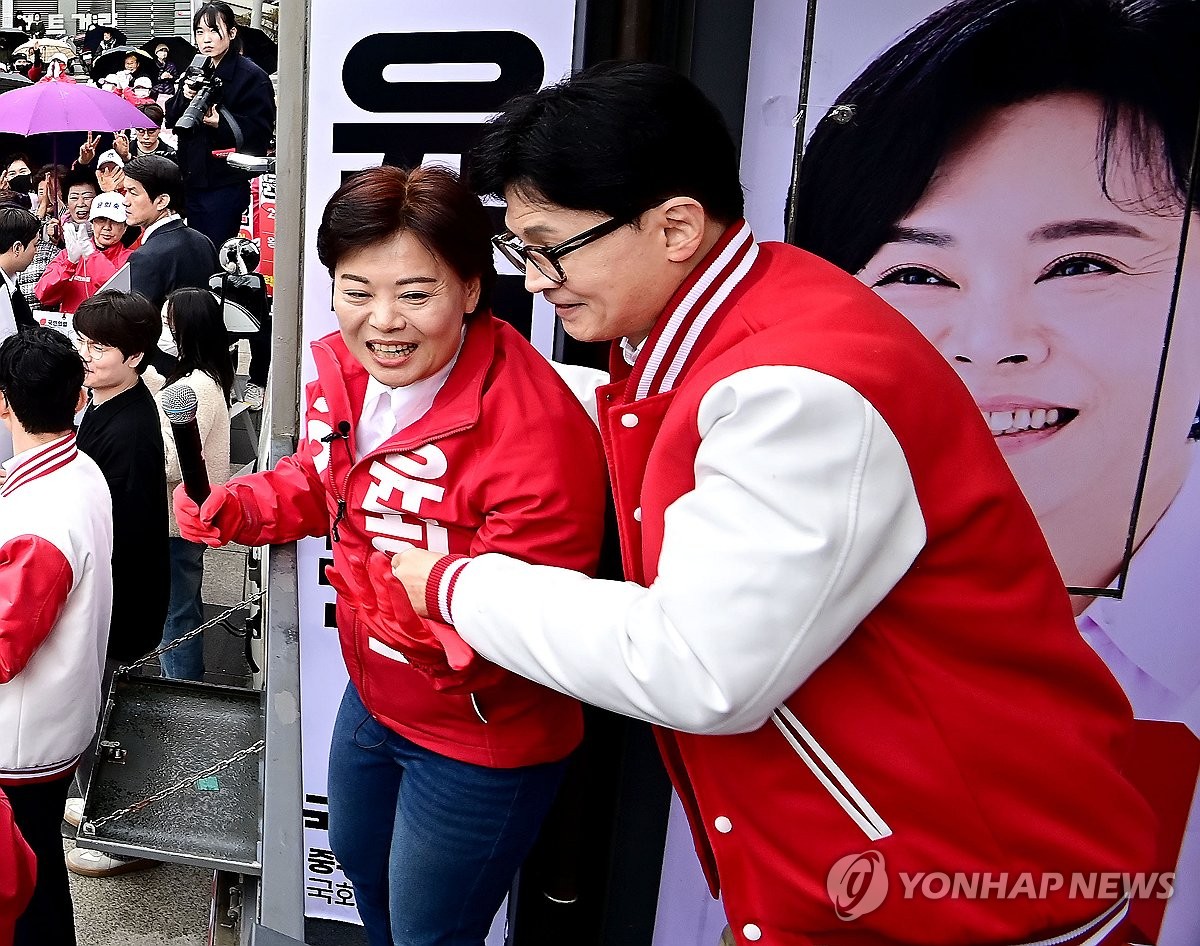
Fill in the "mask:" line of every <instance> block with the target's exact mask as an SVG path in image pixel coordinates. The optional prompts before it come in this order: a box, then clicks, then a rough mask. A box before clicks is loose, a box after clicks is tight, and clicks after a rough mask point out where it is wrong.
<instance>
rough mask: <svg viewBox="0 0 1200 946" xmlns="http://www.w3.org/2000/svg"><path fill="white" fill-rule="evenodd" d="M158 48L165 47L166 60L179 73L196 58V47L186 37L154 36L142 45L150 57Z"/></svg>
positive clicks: (156, 59)
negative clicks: (173, 65) (177, 68)
mask: <svg viewBox="0 0 1200 946" xmlns="http://www.w3.org/2000/svg"><path fill="white" fill-rule="evenodd" d="M238 32H239V33H240V32H241V30H240V29H239V30H238ZM159 46H166V47H167V49H168V50H169V52H168V53H167V60H168V61H169V62H173V63H174V64H175V65H176V66H178V67H179V71H180V72H181V73H182V72H183V70H185V69H186V68H187V67H188V66H190V65H191V64H192V59H194V58H195V56H196V47H195V46H193V45H192V44H191V43H190V42H188V39H187V37H186V36H155V37H154V38H153V39H151V40H150V41H149V42H146V43H142V49H144V50H145V51H146V52H148V53H149V54H150V55H151V56H154V50H155V49H156V48H157V47H159ZM157 61H158V58H157V57H155V62H157Z"/></svg>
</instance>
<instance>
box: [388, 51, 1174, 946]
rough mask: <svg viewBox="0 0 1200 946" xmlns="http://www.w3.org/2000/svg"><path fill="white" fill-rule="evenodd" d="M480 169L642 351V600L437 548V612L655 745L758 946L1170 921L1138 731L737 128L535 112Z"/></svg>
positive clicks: (586, 324) (1029, 552)
mask: <svg viewBox="0 0 1200 946" xmlns="http://www.w3.org/2000/svg"><path fill="white" fill-rule="evenodd" d="M469 166H470V167H471V169H472V170H471V174H472V184H473V186H474V187H475V189H476V190H477V191H479V192H481V193H486V194H497V195H501V196H503V197H504V199H505V201H506V202H507V209H506V213H505V223H506V224H507V227H508V230H507V231H506V232H505V233H503V234H501V235H499V236H497V237H496V238H495V243H496V246H497V248H498V249H500V250H501V251H502V252H503V253H504V254H505V255H506V256H507V257H508V258H509V259H510V260H511V261H512V262H513V263H514V264H516V265H518V266H519V267H521V269H522V271H523V272H524V274H525V285H526V288H527V289H529V290H530V291H532V292H540V293H543V294H544V296H545V297H546V299H547V300H548V301H550V302H552V303H553V304H554V306H555V309H556V312H557V314H558V316H559V318H560V319H561V320H562V323H563V326H564V328H565V329H566V331H567V332H569V333H570V334H571V335H572V336H573V337H575V338H578V339H583V340H595V341H601V340H611V341H613V342H615V343H616V344H614V345H613V346H612V352H611V358H610V366H611V382H610V383H609V384H608V385H606V386H604V387H601V388H600V389H599V390H598V391H597V397H596V401H595V411H596V415H597V417H598V419H599V423H600V429H601V433H602V437H603V440H604V444H605V455H606V458H607V459H608V462H609V469H610V473H611V479H612V484H613V495H614V502H615V507H616V516H617V523H618V528H619V531H620V534H621V549H622V553H623V561H624V567H625V577H626V579H627V580H626V581H624V582H611V581H610V582H604V581H596V580H594V579H591V578H589V577H587V576H584V575H580V574H572V573H571V572H569V571H567V570H565V569H561V568H560V569H549V568H545V567H542V566H538V565H535V564H532V563H531V562H529V561H527V560H526V561H522V560H520V559H519V557H518V556H509V555H496V554H492V555H471V556H467V557H463V556H457V555H455V554H454V553H453V550H451V554H449V555H445V554H443V555H438V554H437V553H435V552H432V551H430V550H427V549H417V548H414V549H409V550H406V551H404V552H402V553H400V554H399V555H397V556H395V558H394V559H393V565H394V569H395V571H394V574H395V575H396V577H397V578H399V579H400V581H401V582H403V583H404V585H405V587H406V589H407V591H408V593H409V595H410V600H411V602H412V604H413V606H414V608H415V609H416V610H417V611H418V612H420V613H426V614H429V615H431V616H432V617H433V619H436V620H437V621H441V622H446V623H450V624H452V625H453V626H454V628H455V630H456V631H457V633H458V634H459V635H460V637H459V639H458V640H459V642H460V643H459V646H461V644H462V643H465V644H467V645H468V646H469V647H470V648H472V649H473V650H474V651H475V652H477V654H478V655H479V656H482V657H486V658H487V659H489V660H492V661H493V662H495V663H497V664H500V665H502V666H505V667H508V668H509V669H511V670H514V671H516V672H518V673H521V674H524V675H526V676H528V677H529V678H530V679H531V680H536V681H539V682H541V683H543V684H546V685H549V686H554V687H556V688H557V689H559V690H561V691H562V692H564V693H570V694H572V695H574V696H577V697H579V698H580V699H583V700H586V701H589V702H592V703H595V704H597V705H599V706H602V707H604V708H607V709H610V710H614V711H616V712H619V713H624V714H626V715H629V716H633V717H636V718H639V719H643V720H646V721H649V722H652V723H655V724H657V725H658V726H659V727H660V728H659V729H658V730H657V736H658V740H659V746H660V750H661V753H662V756H663V759H664V762H665V764H666V766H667V769H668V771H669V772H670V774H671V778H672V780H673V782H674V784H675V787H676V789H677V791H678V794H679V797H680V799H681V801H682V803H683V807H684V810H685V811H686V812H687V814H688V817H689V820H690V822H691V827H692V832H693V839H694V841H695V844H696V849H697V851H698V852H699V854H700V858H701V861H702V864H703V867H704V869H705V873H706V874H707V877H708V880H709V883H710V886H711V889H712V891H713V893H714V895H715V894H716V893H717V891H718V890H719V891H720V892H721V893H722V894H723V896H724V906H725V912H726V915H727V917H728V919H729V925H730V932H731V936H732V938H733V940H734V941H735V942H736V943H737V944H738V946H744V944H751V943H755V944H761V946H813V944H826V943H838V944H843V946H866V944H870V946H898V944H914V943H921V944H925V946H965V944H984V943H995V944H1009V946H1012V944H1031V943H1036V942H1042V943H1050V942H1053V943H1055V944H1058V946H1083V944H1085V943H1086V944H1088V946H1096V944H1099V943H1101V942H1102V941H1105V940H1106V939H1107V940H1108V941H1109V942H1112V941H1114V939H1113V938H1114V937H1115V936H1116V935H1118V934H1117V933H1115V932H1114V930H1115V929H1116V928H1117V927H1118V926H1119V924H1120V923H1121V922H1122V920H1123V919H1124V917H1125V916H1126V915H1127V914H1128V912H1129V910H1130V902H1131V897H1134V896H1137V897H1153V896H1155V895H1157V894H1158V893H1159V891H1160V890H1161V886H1160V882H1159V881H1160V879H1157V878H1152V877H1151V878H1144V877H1143V878H1141V880H1144V881H1145V882H1146V883H1147V884H1149V889H1148V888H1147V886H1144V885H1142V883H1141V881H1140V880H1139V881H1135V880H1130V881H1129V883H1130V885H1131V888H1132V884H1133V883H1135V882H1137V883H1138V884H1139V886H1138V887H1137V888H1136V889H1137V890H1138V891H1139V892H1137V893H1134V892H1133V891H1132V889H1131V888H1127V887H1126V884H1125V882H1124V881H1123V875H1125V874H1128V875H1130V877H1131V878H1134V877H1136V875H1138V874H1139V873H1140V872H1144V871H1148V870H1149V869H1150V864H1152V863H1153V861H1152V858H1153V847H1154V817H1153V814H1152V812H1151V810H1150V807H1149V806H1148V805H1147V803H1146V801H1145V800H1144V799H1143V798H1142V797H1141V795H1140V794H1139V793H1138V792H1137V790H1136V789H1135V788H1134V786H1133V785H1132V784H1131V783H1130V781H1129V780H1128V778H1127V777H1126V775H1125V774H1124V773H1123V771H1122V765H1123V763H1124V762H1125V754H1126V752H1127V751H1128V748H1129V741H1130V736H1131V733H1132V715H1131V712H1130V707H1129V703H1128V701H1127V700H1126V699H1125V698H1124V696H1123V694H1122V693H1121V690H1120V688H1119V687H1118V686H1117V683H1116V681H1115V680H1114V679H1113V677H1112V675H1111V674H1110V673H1109V672H1108V671H1107V669H1106V668H1105V667H1104V665H1103V663H1102V662H1101V661H1100V659H1099V658H1098V657H1097V656H1096V654H1095V653H1094V652H1093V651H1092V650H1091V648H1090V647H1088V645H1087V644H1086V643H1085V642H1084V641H1083V640H1082V639H1081V638H1080V636H1079V634H1078V632H1077V631H1076V629H1075V625H1074V621H1073V620H1072V615H1071V605H1070V601H1069V599H1068V596H1067V593H1066V590H1065V589H1064V587H1063V584H1062V580H1061V578H1060V576H1059V573H1058V570H1057V568H1056V567H1055V563H1054V559H1053V557H1052V556H1051V554H1050V550H1049V548H1048V547H1047V544H1046V540H1045V538H1044V537H1043V535H1042V533H1041V531H1040V529H1039V527H1038V523H1037V520H1036V519H1035V518H1034V515H1033V513H1032V511H1031V510H1030V508H1029V504H1028V503H1027V502H1026V500H1025V498H1024V496H1023V495H1022V494H1021V491H1020V489H1019V487H1018V485H1017V483H1016V481H1015V479H1014V478H1013V475H1012V473H1011V471H1010V470H1009V468H1008V466H1007V464H1006V463H1005V462H1004V459H1003V457H1002V456H1001V454H1000V451H999V450H998V449H997V447H996V445H995V443H994V441H993V437H992V434H991V431H990V430H989V429H988V426H987V424H986V423H985V422H984V420H983V418H982V416H981V414H980V412H979V409H978V407H977V406H976V404H975V402H974V400H973V398H972V397H971V395H970V393H969V392H968V391H967V389H966V387H965V386H964V385H963V384H962V382H961V381H960V380H959V378H958V377H957V375H956V373H955V372H954V370H953V369H952V368H951V367H950V365H948V364H947V362H946V361H945V360H944V359H943V358H942V357H941V355H940V354H939V353H938V352H937V351H936V349H935V348H934V347H933V346H932V345H931V344H929V342H928V341H926V340H925V339H924V338H923V337H922V336H921V334H920V333H919V332H918V331H917V330H916V329H915V328H914V327H913V326H912V325H911V324H910V323H909V322H908V321H907V320H906V319H904V318H903V317H902V316H901V315H900V314H899V313H898V312H896V311H895V310H894V309H892V308H891V307H889V306H888V305H887V303H885V302H884V301H882V300H881V299H880V298H879V297H878V296H877V295H875V294H874V293H872V292H871V291H870V290H869V289H868V288H867V287H865V286H863V285H862V284H861V283H859V282H858V281H856V280H855V279H854V278H853V277H852V276H850V275H849V274H847V273H845V272H843V271H841V270H839V269H837V268H836V267H834V266H832V265H831V264H829V263H827V262H825V261H823V260H821V259H819V258H817V257H815V256H812V255H811V254H808V253H805V252H804V251H802V250H799V249H797V248H795V247H792V246H788V245H785V244H778V243H761V244H760V243H758V242H757V241H756V240H755V239H754V236H753V233H752V232H751V230H750V227H749V225H748V224H747V222H746V221H745V220H744V219H743V212H744V210H743V195H742V190H741V186H740V184H739V181H738V160H737V152H736V149H735V147H734V144H733V141H732V139H731V137H730V135H729V133H728V131H727V130H726V128H725V126H724V122H723V120H722V118H721V115H720V113H719V111H718V110H717V108H716V106H714V105H713V104H712V103H711V102H709V101H708V100H707V99H706V98H705V97H704V95H703V94H702V93H701V92H700V91H699V90H698V89H697V88H696V87H695V86H694V85H693V84H692V83H690V82H689V81H688V80H687V79H685V78H684V77H683V76H680V75H678V74H677V73H674V72H672V71H671V70H669V69H665V68H663V67H660V66H653V65H649V64H644V63H614V64H605V65H601V66H597V67H594V68H592V69H590V70H587V71H586V72H583V73H580V74H579V75H577V76H575V77H573V78H571V79H569V80H567V81H565V82H563V83H560V84H558V85H556V86H552V87H549V88H547V89H543V90H541V91H539V92H536V93H534V94H532V95H526V96H522V97H520V98H518V99H515V100H513V101H512V102H510V103H508V105H507V106H505V107H504V108H503V109H502V110H501V112H500V114H499V116H498V117H497V118H496V119H495V120H494V122H493V124H492V127H491V128H490V129H488V130H487V131H486V132H485V134H484V136H483V139H482V140H481V142H480V144H479V146H478V148H477V149H476V150H475V152H474V153H473V154H472V155H471V161H470V165H469ZM893 238H894V239H900V238H901V237H899V236H896V235H894V234H893ZM376 592H377V593H378V594H379V595H380V596H381V597H383V596H385V595H389V594H390V589H388V588H387V586H386V585H385V584H384V583H382V582H381V583H379V584H377V585H376ZM403 629H404V630H405V632H406V633H407V632H409V631H411V633H412V638H411V641H410V643H408V644H406V643H405V642H404V641H401V642H400V643H399V645H398V646H399V648H400V649H404V648H405V647H406V646H412V647H418V646H422V645H425V646H430V645H431V644H432V642H433V640H434V639H433V638H431V637H429V636H428V632H427V630H426V629H425V628H424V627H423V626H422V625H419V624H416V623H414V622H411V621H409V622H407V623H406V624H405V625H404V627H403ZM442 637H447V635H446V634H445V633H444V632H443V634H442ZM1022 877H1023V878H1024V881H1023V883H1024V884H1025V885H1026V890H1025V891H1024V892H1023V891H1022V889H1021V888H1020V887H1019V886H1017V883H1018V880H1017V879H1018V878H1022ZM1101 877H1111V878H1115V879H1116V880H1115V882H1113V883H1107V882H1106V883H1107V886H1106V887H1104V888H1103V889H1101V887H1100V881H1099V879H1098V878H1101ZM889 878H890V891H891V892H890V893H889ZM906 878H908V879H909V882H908V883H907V884H906V881H905V879H906ZM912 878H916V880H915V881H914V880H912ZM922 878H935V879H938V878H941V879H944V880H945V881H946V884H947V888H948V887H949V886H950V885H953V887H954V894H953V895H952V896H951V895H948V892H949V891H948V889H942V888H941V886H940V881H939V883H936V884H935V883H922V882H921V880H922ZM984 878H989V879H990V882H991V886H990V887H988V886H984V885H983V883H984ZM997 884H999V886H997ZM906 886H907V889H905V888H906ZM962 891H966V892H965V893H963V895H960V893H961V892H962ZM972 891H974V894H973V895H972ZM1121 942H1128V940H1121Z"/></svg>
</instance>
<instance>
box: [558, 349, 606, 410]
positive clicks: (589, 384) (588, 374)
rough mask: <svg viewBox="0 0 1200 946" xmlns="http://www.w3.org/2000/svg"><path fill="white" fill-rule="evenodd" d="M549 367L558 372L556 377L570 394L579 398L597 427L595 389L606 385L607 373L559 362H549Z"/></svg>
mask: <svg viewBox="0 0 1200 946" xmlns="http://www.w3.org/2000/svg"><path fill="white" fill-rule="evenodd" d="M550 367H551V368H553V369H554V370H555V371H557V372H558V376H559V377H560V378H562V380H563V382H564V383H565V384H566V386H567V387H568V388H570V389H571V393H572V394H574V395H575V396H576V397H577V398H579V402H580V403H581V404H582V405H583V407H584V410H586V411H587V412H588V417H590V418H591V419H592V423H593V424H596V425H597V426H599V420H598V418H597V416H596V388H598V387H600V386H601V385H603V384H608V372H607V371H600V370H599V369H598V368H585V367H583V365H568V364H566V363H564V362H561V361H551V362H550Z"/></svg>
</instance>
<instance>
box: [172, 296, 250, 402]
mask: <svg viewBox="0 0 1200 946" xmlns="http://www.w3.org/2000/svg"><path fill="white" fill-rule="evenodd" d="M167 318H168V320H169V322H170V326H171V334H172V335H174V336H175V345H176V347H177V348H178V349H179V361H178V363H177V364H176V365H175V367H174V368H172V369H171V371H170V373H169V374H168V375H167V378H166V383H167V384H174V383H175V382H176V381H178V380H179V379H180V378H182V377H184V376H185V375H189V374H191V373H192V372H193V371H203V372H204V373H205V374H206V375H208V376H209V377H210V378H212V379H213V380H214V381H215V382H217V384H219V385H220V386H221V390H222V391H224V392H225V401H226V403H228V402H229V400H230V398H231V397H232V396H233V380H234V378H233V356H232V355H230V353H229V333H228V331H226V329H225V319H224V318H223V317H222V315H221V306H220V303H218V302H217V300H216V298H215V297H214V296H213V294H212V293H211V292H209V291H208V290H207V289H176V290H175V291H174V292H173V293H171V294H170V295H169V296H167Z"/></svg>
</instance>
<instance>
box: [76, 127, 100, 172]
mask: <svg viewBox="0 0 1200 946" xmlns="http://www.w3.org/2000/svg"><path fill="white" fill-rule="evenodd" d="M99 146H100V137H99V136H98V135H93V134H92V133H91V132H90V131H89V132H88V133H87V140H86V141H84V143H83V144H81V145H80V146H79V163H80V164H91V163H92V162H93V161H95V160H96V149H97V148H98V147H99Z"/></svg>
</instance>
